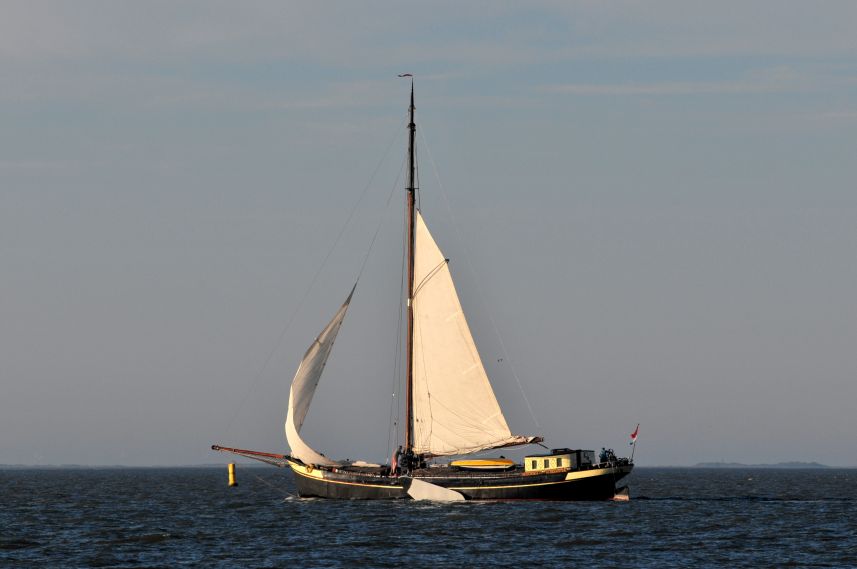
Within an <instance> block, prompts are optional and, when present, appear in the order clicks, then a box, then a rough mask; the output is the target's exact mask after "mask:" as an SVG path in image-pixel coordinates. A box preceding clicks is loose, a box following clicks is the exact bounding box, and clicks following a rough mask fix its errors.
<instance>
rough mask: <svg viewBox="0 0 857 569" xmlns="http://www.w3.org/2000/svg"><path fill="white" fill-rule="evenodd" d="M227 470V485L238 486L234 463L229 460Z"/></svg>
mask: <svg viewBox="0 0 857 569" xmlns="http://www.w3.org/2000/svg"><path fill="white" fill-rule="evenodd" d="M227 470H228V471H229V487H230V488H231V487H232V486H238V480H236V479H235V463H234V462H230V463H229V467H228V469H227Z"/></svg>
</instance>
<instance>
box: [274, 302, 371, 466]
mask: <svg viewBox="0 0 857 569" xmlns="http://www.w3.org/2000/svg"><path fill="white" fill-rule="evenodd" d="M354 286H355V287H356V286H357V285H354ZM353 294H354V289H351V293H350V294H349V295H348V298H347V299H345V302H344V303H343V304H342V306H341V307H340V308H339V310H338V311H337V312H336V315H335V316H334V317H333V319H332V320H331V321H330V323H328V325H327V326H325V328H324V330H322V331H321V334H319V335H318V337H317V338H316V339H315V341H314V342H313V343H312V345H311V346H310V347H309V349H308V350H307V351H306V353H305V354H304V359H303V360H301V365H300V366H298V371H297V372H296V373H295V377H294V379H293V380H292V389H291V391H290V392H289V412H288V415H287V416H286V440H287V441H288V443H289V447H290V448H291V449H292V451H291V456H293V457H295V458H298V459H300V460H302V461H303V462H305V463H307V464H318V465H327V466H335V465H337V464H339V463H337V462H336V461H333V460H330V459H329V458H327V457H325V456H322V455H321V454H320V453H318V452H316V451H315V450H313V449H312V447H310V446H309V445H308V444H306V442H304V440H303V439H302V438H301V435H300V432H301V427H302V426H303V424H304V419H305V418H306V414H307V411H309V405H310V403H311V402H312V396H313V395H315V388H316V387H318V381H319V379H321V373H322V371H324V365H325V364H326V363H327V358H328V356H329V355H330V350H331V349H333V342H334V341H335V340H336V334H338V333H339V328H340V327H342V321H343V320H344V319H345V313H346V312H347V311H348V304H349V303H350V302H351V296H352V295H353Z"/></svg>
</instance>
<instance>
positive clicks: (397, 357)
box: [387, 232, 407, 451]
mask: <svg viewBox="0 0 857 569" xmlns="http://www.w3.org/2000/svg"><path fill="white" fill-rule="evenodd" d="M402 235H403V237H402V263H401V269H400V272H399V296H398V297H397V298H396V312H397V317H396V322H397V325H396V351H395V352H394V354H393V381H392V386H391V388H392V389H391V390H392V396H391V397H390V421H389V423H388V424H387V450H388V451H391V450H392V448H393V447H392V445H391V444H390V439H391V437H392V436H393V433H394V432H395V439H396V444H397V445H398V442H399V418H400V409H401V405H399V404H398V400H397V398H396V394H397V393H400V392H401V386H400V385H399V383H400V381H401V376H400V375H399V374H400V373H401V360H402V320H403V318H402V315H403V313H402V298H403V297H404V294H405V292H404V289H405V257H406V256H407V252H406V250H405V239H404V232H402ZM394 414H395V415H396V418H395V421H394V419H393V415H394Z"/></svg>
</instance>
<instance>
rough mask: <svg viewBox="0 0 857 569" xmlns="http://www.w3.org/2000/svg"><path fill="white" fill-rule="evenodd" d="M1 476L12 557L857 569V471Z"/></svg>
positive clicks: (113, 563) (117, 563) (246, 471)
mask: <svg viewBox="0 0 857 569" xmlns="http://www.w3.org/2000/svg"><path fill="white" fill-rule="evenodd" d="M238 480H239V483H240V486H239V487H238V488H227V486H226V468H225V467H224V468H218V469H213V468H211V469H208V468H185V469H97V470H0V492H2V493H0V566H3V567H45V566H56V567H172V566H182V565H185V566H202V567H289V566H293V567H301V568H303V567H472V566H476V567H485V566H490V565H496V566H501V567H520V568H529V567H536V568H542V567H583V566H589V567H706V566H709V567H712V566H719V567H748V566H758V567H857V470H707V469H706V470H699V469H673V468H664V469H660V468H638V469H637V470H636V472H635V473H634V474H633V475H632V476H631V478H630V479H629V485H630V487H631V497H632V498H631V502H629V503H612V502H604V503H555V502H554V503H551V502H533V503H529V502H528V503H458V504H427V503H416V502H411V501H407V502H404V501H402V502H339V501H326V500H317V499H314V500H300V499H297V498H295V497H293V496H292V495H291V494H292V493H293V492H294V485H293V484H292V480H291V475H290V474H289V473H287V472H286V471H284V470H279V469H276V468H273V467H272V468H270V469H265V468H261V469H260V468H247V467H244V468H242V467H241V466H240V465H239V469H238Z"/></svg>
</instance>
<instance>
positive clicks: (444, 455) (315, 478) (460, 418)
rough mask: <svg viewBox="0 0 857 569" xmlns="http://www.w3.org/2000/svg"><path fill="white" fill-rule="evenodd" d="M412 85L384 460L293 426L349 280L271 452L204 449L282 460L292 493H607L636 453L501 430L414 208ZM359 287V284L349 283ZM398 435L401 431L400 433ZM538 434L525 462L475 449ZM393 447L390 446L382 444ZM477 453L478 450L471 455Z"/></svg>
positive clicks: (305, 407) (304, 407) (302, 412)
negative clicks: (396, 376) (319, 445)
mask: <svg viewBox="0 0 857 569" xmlns="http://www.w3.org/2000/svg"><path fill="white" fill-rule="evenodd" d="M414 110H415V107H414V85H413V78H411V96H410V106H409V114H408V116H409V118H410V121H409V123H408V126H407V128H408V184H407V212H408V213H407V227H406V231H407V298H406V299H404V301H405V303H406V312H407V328H406V352H405V359H406V365H405V375H406V378H405V386H406V387H405V395H406V398H405V403H404V407H405V422H406V426H405V428H404V429H403V430H404V441H403V444H402V445H401V446H399V448H398V450H397V451H396V452H395V454H394V455H393V456H392V457H391V460H390V464H386V465H379V464H368V463H365V462H362V461H356V462H353V461H342V460H334V459H331V458H329V457H327V456H325V455H323V454H322V453H320V452H318V451H316V450H315V449H313V448H312V447H311V446H310V445H309V444H308V443H307V442H306V441H305V440H304V439H303V438H302V436H301V428H302V426H303V423H304V419H305V418H306V415H307V412H308V411H309V408H310V404H311V402H312V399H313V396H314V394H315V391H316V387H317V386H318V383H319V380H320V379H321V376H322V372H323V371H324V367H325V363H326V362H327V359H328V357H329V356H330V353H331V350H332V349H333V345H334V342H335V341H336V336H337V334H338V333H339V330H340V328H341V327H342V323H343V321H344V319H345V316H346V313H347V312H348V307H349V305H350V303H351V300H352V297H353V294H354V289H353V288H352V290H351V293H350V294H349V295H348V297H347V298H346V300H345V302H344V303H343V304H342V305H341V306H340V307H339V309H338V310H337V312H336V314H334V316H333V318H332V319H331V320H330V322H329V323H328V324H327V326H325V327H324V329H323V330H322V331H321V333H320V334H319V335H318V336H317V337H316V339H315V340H314V341H313V342H312V345H311V346H310V347H309V349H307V351H306V353H305V354H304V357H303V360H302V361H301V363H300V366H299V367H298V370H297V372H296V373H295V376H294V379H293V380H292V385H291V390H290V393H289V402H288V412H287V416H286V423H285V434H286V440H287V442H288V445H289V448H290V452H289V453H288V454H277V453H269V452H260V451H254V450H248V449H240V448H232V447H224V446H220V445H213V446H212V449H213V450H216V451H221V452H227V453H232V454H236V455H239V456H243V457H247V458H252V459H255V460H260V461H263V462H267V463H269V464H273V465H275V466H279V467H284V468H288V469H290V470H291V471H292V472H293V473H294V478H295V483H296V486H297V490H298V494H299V495H300V496H301V497H321V498H340V499H408V498H411V499H429V500H442V501H455V500H526V499H530V500H533V499H535V500H605V499H612V498H613V497H614V496H615V495H616V494H617V488H616V484H617V482H619V481H620V480H621V479H622V478H624V477H625V476H627V475H628V474H629V473H630V472H631V470H632V469H633V467H634V464H633V460H632V459H627V458H617V457H616V456H615V455H614V454H613V453H612V452H602V453H601V454H600V455H599V457H598V458H596V456H595V452H594V451H592V450H584V449H571V448H556V449H550V448H548V447H546V446H544V445H543V444H542V443H543V442H544V440H543V438H542V437H541V436H536V435H515V434H513V433H512V431H511V430H510V429H509V426H508V424H507V422H506V419H505V417H504V416H503V412H502V410H501V409H500V405H499V404H498V402H497V398H496V397H495V395H494V390H493V389H492V387H491V382H490V380H489V378H488V375H487V373H486V371H485V367H484V366H483V364H482V360H481V358H480V356H479V352H478V350H477V348H476V343H475V342H474V340H473V336H472V335H471V332H470V328H469V326H468V324H467V319H466V318H465V315H464V312H463V310H462V307H461V303H460V301H459V298H458V294H457V292H456V289H455V285H454V283H453V280H452V274H451V272H450V267H449V259H447V258H446V257H445V256H444V254H443V253H442V251H441V250H440V248H439V247H438V245H437V243H436V242H435V240H434V238H433V236H432V234H431V232H430V231H429V228H428V226H427V224H426V221H425V219H424V218H423V215H422V213H421V211H420V210H419V209H418V208H417V207H416V205H415V204H416V199H415V193H416V184H415V169H416V156H415V149H414V137H415V133H416V123H415V122H414ZM354 286H355V288H356V286H357V285H356V284H355V285H354ZM397 444H398V442H397ZM523 445H541V446H542V447H543V448H540V449H539V452H536V453H533V454H530V455H527V456H525V458H524V460H523V463H515V462H514V461H512V460H509V459H506V458H504V457H502V456H501V457H497V458H484V453H485V452H486V451H490V450H492V449H500V448H504V447H512V446H523ZM391 450H392V449H391ZM477 453H479V456H483V458H476V457H474V455H476V454H477Z"/></svg>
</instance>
